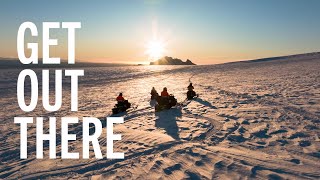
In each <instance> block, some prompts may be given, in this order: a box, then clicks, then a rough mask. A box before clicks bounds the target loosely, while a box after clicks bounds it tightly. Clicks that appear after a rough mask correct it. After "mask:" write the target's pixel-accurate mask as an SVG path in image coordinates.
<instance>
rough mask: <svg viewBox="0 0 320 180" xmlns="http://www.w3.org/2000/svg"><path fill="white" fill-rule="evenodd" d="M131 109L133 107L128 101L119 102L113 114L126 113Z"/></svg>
mask: <svg viewBox="0 0 320 180" xmlns="http://www.w3.org/2000/svg"><path fill="white" fill-rule="evenodd" d="M130 107H131V103H129V102H128V100H125V101H123V102H118V103H117V104H116V105H114V108H113V109H112V113H113V114H118V113H121V112H124V111H126V110H127V109H129V108H130Z"/></svg>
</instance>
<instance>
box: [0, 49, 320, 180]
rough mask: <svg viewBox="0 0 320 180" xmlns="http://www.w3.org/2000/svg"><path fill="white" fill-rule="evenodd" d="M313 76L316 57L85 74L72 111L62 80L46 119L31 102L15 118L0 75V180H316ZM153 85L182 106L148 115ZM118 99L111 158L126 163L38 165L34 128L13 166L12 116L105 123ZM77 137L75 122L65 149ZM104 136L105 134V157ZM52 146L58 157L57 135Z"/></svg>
mask: <svg viewBox="0 0 320 180" xmlns="http://www.w3.org/2000/svg"><path fill="white" fill-rule="evenodd" d="M319 69H320V55H319V54H314V55H308V56H303V55H302V56H298V57H293V58H286V59H285V58H284V59H283V60H274V61H266V62H263V61H262V62H250V63H247V62H242V63H231V64H224V65H212V66H192V67H191V66H188V67H186V66H178V67H177V66H134V67H109V68H108V67H104V68H86V69H85V77H83V78H82V79H81V81H80V88H79V103H80V104H79V111H78V112H76V113H74V112H70V110H69V109H70V106H69V102H70V95H69V90H68V89H69V87H68V86H67V84H68V82H66V87H65V89H64V93H63V94H64V99H63V100H64V101H63V102H64V105H65V106H63V108H62V109H61V110H60V111H58V112H54V113H49V112H46V111H45V110H43V108H42V107H41V103H39V104H38V108H37V110H36V111H34V112H32V113H24V112H22V111H21V110H20V109H19V107H18V104H17V101H16V92H15V91H16V89H15V83H16V79H17V76H18V73H19V71H18V70H10V69H9V70H3V71H1V72H0V73H1V74H0V77H1V80H2V81H1V82H0V92H1V94H2V95H1V100H0V105H1V107H2V109H1V111H0V112H1V116H0V118H1V121H0V128H1V136H0V160H1V162H0V178H22V177H23V178H67V177H68V178H75V179H78V178H92V179H99V178H108V179H109V178H125V179H128V178H140V179H182V178H186V179H188V178H190V179H215V178H222V179H225V178H230V179H240V178H246V177H247V178H270V179H281V178H285V179H286V178H288V179H296V178H299V179H319V178H320V172H319V169H320V163H319V162H320V161H319V158H320V142H319V136H320V130H319V128H320V126H319V124H320V71H319ZM52 80H53V79H52ZM189 80H191V81H192V82H193V83H194V86H195V91H196V92H197V93H198V94H199V98H197V99H195V100H193V101H185V93H186V87H187V85H188V83H189ZM152 86H154V87H156V89H157V90H158V91H160V90H161V89H162V88H163V87H164V86H166V87H167V88H168V91H169V93H172V94H174V95H175V96H176V97H177V99H178V101H179V102H181V103H182V106H179V107H176V108H173V109H171V110H167V111H163V112H159V113H155V112H154V108H153V106H154V103H153V102H150V95H149V91H150V90H151V88H152ZM40 92H41V91H40ZM118 92H123V93H124V95H125V97H126V98H128V99H129V101H130V102H132V103H133V106H134V108H132V109H131V110H129V112H127V113H125V114H121V115H122V116H124V118H125V123H124V124H121V125H116V126H115V132H116V133H121V134H122V138H123V139H122V140H121V141H118V142H116V143H115V151H121V152H125V159H124V160H109V159H102V160H96V159H89V160H61V159H59V158H58V159H56V160H49V159H48V148H45V158H44V159H43V160H40V159H35V126H34V125H33V126H29V132H28V133H29V134H28V138H29V139H28V151H29V153H28V157H29V158H28V159H27V160H21V159H19V151H20V150H19V146H20V145H19V140H20V134H19V128H20V127H19V126H18V125H15V124H14V123H13V117H15V116H33V117H35V116H43V117H49V116H55V117H63V116H77V117H83V116H92V117H99V118H100V119H104V118H105V117H106V116H109V115H110V114H111V108H112V107H113V105H114V103H115V102H114V99H115V97H116V96H117V94H118ZM39 102H41V101H39ZM57 124H58V126H59V123H57ZM45 127H48V124H46V125H45ZM81 131H82V127H81V124H79V125H76V126H72V127H70V128H69V133H76V134H78V140H76V141H72V142H70V143H69V144H70V151H74V152H81V151H82V141H81V138H80V136H81V134H82V132H81ZM58 134H59V131H58ZM104 137H105V132H104V135H103V136H102V137H101V141H100V146H101V147H102V152H103V154H105V145H106V141H105V138H104ZM57 141H58V142H57V146H58V147H57V156H58V157H59V156H60V136H57ZM45 145H46V147H48V144H45ZM91 153H92V156H93V151H91ZM80 155H81V153H80Z"/></svg>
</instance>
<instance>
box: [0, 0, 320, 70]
mask: <svg viewBox="0 0 320 180" xmlns="http://www.w3.org/2000/svg"><path fill="white" fill-rule="evenodd" d="M319 9H320V1H319V0H241V1H240V0H224V1H222V0H117V1H115V0H114V1H108V0H100V1H81V0H77V1H76V0H68V1H62V0H61V1H49V0H37V1H36V0H29V1H19V0H2V1H1V2H0V23H1V30H0V32H1V33H0V39H1V41H0V57H12V58H15V57H17V48H16V46H17V44H16V41H17V32H18V29H19V26H20V25H21V24H22V23H23V22H26V21H31V22H33V23H35V24H36V25H37V28H38V31H39V37H31V36H30V32H29V31H26V40H25V41H26V43H28V42H38V43H39V57H41V56H42V52H41V51H42V48H41V42H42V38H41V35H42V33H41V31H42V22H81V25H82V28H81V29H78V30H76V51H75V52H76V59H78V60H82V61H90V62H103V63H115V62H116V63H148V62H149V61H150V60H154V57H153V56H152V55H155V54H156V55H158V56H162V55H163V56H164V55H166V56H172V57H176V58H180V59H183V60H186V59H191V60H192V61H193V62H195V63H197V64H216V63H223V62H230V61H238V60H249V59H256V58H263V57H272V56H281V55H290V54H299V53H307V52H318V51H320V20H319V19H320V11H319ZM50 38H56V39H58V46H51V47H50V56H51V57H61V58H63V59H66V58H67V31H66V30H65V29H53V30H51V31H50ZM154 42H155V43H154ZM26 51H27V54H28V53H30V52H29V51H28V50H26ZM150 51H151V53H150Z"/></svg>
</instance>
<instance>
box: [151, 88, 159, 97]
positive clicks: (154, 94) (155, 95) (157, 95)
mask: <svg viewBox="0 0 320 180" xmlns="http://www.w3.org/2000/svg"><path fill="white" fill-rule="evenodd" d="M158 97H159V94H158V92H157V90H156V89H155V88H154V87H152V89H151V99H157V98H158Z"/></svg>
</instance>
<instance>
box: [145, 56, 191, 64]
mask: <svg viewBox="0 0 320 180" xmlns="http://www.w3.org/2000/svg"><path fill="white" fill-rule="evenodd" d="M150 65H196V64H194V63H193V62H192V61H191V60H189V59H187V60H186V61H185V62H184V61H182V60H181V59H178V58H172V57H169V56H165V57H163V58H160V59H158V60H156V61H154V62H150Z"/></svg>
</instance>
